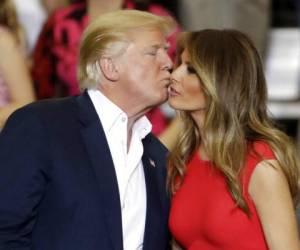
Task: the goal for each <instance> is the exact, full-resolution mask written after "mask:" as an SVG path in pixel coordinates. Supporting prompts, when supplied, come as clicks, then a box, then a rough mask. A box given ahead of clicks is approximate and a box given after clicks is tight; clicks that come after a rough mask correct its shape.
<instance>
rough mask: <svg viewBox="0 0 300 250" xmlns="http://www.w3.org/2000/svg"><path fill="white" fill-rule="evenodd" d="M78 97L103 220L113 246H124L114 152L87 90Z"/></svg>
mask: <svg viewBox="0 0 300 250" xmlns="http://www.w3.org/2000/svg"><path fill="white" fill-rule="evenodd" d="M77 101H78V105H79V119H80V121H81V123H82V124H83V126H82V129H81V134H82V138H83V141H84V143H85V147H86V149H87V152H88V155H89V158H90V161H91V165H92V167H93V169H94V172H95V176H96V179H97V182H98V184H99V195H100V198H101V200H102V204H101V206H102V207H104V213H105V214H104V220H105V221H106V224H107V228H108V231H109V235H110V238H111V242H112V244H113V247H114V249H115V250H120V249H123V239H122V217H121V207H120V198H119V197H120V196H119V189H118V182H117V177H116V173H115V168H114V165H113V160H112V157H111V153H110V150H109V147H108V143H107V140H106V137H105V133H104V130H103V128H102V126H101V123H100V121H99V117H98V115H97V113H96V110H95V109H94V106H93V103H92V101H91V100H90V98H89V96H88V94H87V92H85V93H84V94H83V95H81V96H79V97H77ZM99 223H101V222H99Z"/></svg>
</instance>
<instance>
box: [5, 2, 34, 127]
mask: <svg viewBox="0 0 300 250" xmlns="http://www.w3.org/2000/svg"><path fill="white" fill-rule="evenodd" d="M0 55H1V56H0V130H1V128H2V127H3V125H4V123H5V121H6V119H7V117H8V116H9V115H10V114H11V113H12V112H13V111H14V110H16V109H17V108H19V107H21V106H23V105H24V104H27V103H29V102H31V101H33V100H34V93H33V87H32V83H31V80H30V76H29V72H28V69H27V66H26V62H25V61H26V60H25V39H24V36H23V33H22V29H21V27H20V24H19V23H18V20H17V17H16V11H15V7H14V5H13V3H12V2H11V1H10V0H2V1H0Z"/></svg>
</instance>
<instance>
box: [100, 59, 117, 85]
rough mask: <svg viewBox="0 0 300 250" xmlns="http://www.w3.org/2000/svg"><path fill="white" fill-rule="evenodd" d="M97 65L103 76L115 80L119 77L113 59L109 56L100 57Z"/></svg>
mask: <svg viewBox="0 0 300 250" xmlns="http://www.w3.org/2000/svg"><path fill="white" fill-rule="evenodd" d="M99 65H100V68H101V71H102V74H103V76H104V77H105V78H106V79H108V80H110V81H112V82H115V81H117V80H118V79H119V72H118V69H117V67H116V64H115V62H114V60H113V59H112V58H111V57H105V56H104V57H101V58H100V60H99Z"/></svg>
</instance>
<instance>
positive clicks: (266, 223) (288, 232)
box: [249, 160, 300, 250]
mask: <svg viewBox="0 0 300 250" xmlns="http://www.w3.org/2000/svg"><path fill="white" fill-rule="evenodd" d="M270 163H271V164H272V166H271V165H270ZM249 194H250V196H251V197H252V199H253V201H254V204H255V206H256V209H257V212H258V215H259V218H260V221H261V224H262V227H263V231H264V234H265V238H266V241H267V244H268V247H269V249H270V250H282V249H289V250H299V249H300V245H299V237H298V229H297V221H296V215H295V210H294V207H293V202H292V197H291V194H290V190H289V186H288V182H287V180H286V178H285V176H284V174H283V172H282V170H281V167H280V166H279V165H278V162H277V161H276V160H268V161H263V162H261V163H259V164H258V166H257V167H256V168H255V170H254V172H253V175H252V177H251V180H250V184H249Z"/></svg>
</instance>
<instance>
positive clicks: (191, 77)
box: [168, 30, 300, 250]
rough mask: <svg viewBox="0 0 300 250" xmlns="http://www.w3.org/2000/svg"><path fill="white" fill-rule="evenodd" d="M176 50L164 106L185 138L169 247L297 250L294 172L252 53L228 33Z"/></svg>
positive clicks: (177, 162) (193, 37)
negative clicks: (173, 243)
mask: <svg viewBox="0 0 300 250" xmlns="http://www.w3.org/2000/svg"><path fill="white" fill-rule="evenodd" d="M178 50H179V55H180V59H179V62H178V64H179V66H178V68H177V69H176V70H175V71H174V72H173V73H172V81H171V85H170V89H169V96H170V97H169V104H170V105H171V107H173V108H174V109H176V110H179V111H180V114H181V117H182V119H183V122H184V125H185V129H182V134H181V136H180V137H179V143H178V145H177V146H176V148H175V149H174V150H173V151H172V152H171V153H170V158H169V170H168V183H169V187H170V190H171V191H172V194H173V197H172V206H171V212H170V219H169V225H170V230H171V232H172V234H173V236H174V239H175V240H176V241H177V242H178V244H179V245H181V246H182V247H184V248H185V249H189V250H198V249H199V250H200V249H201V250H217V249H218V250H219V249H223V250H246V249H249V250H250V249H251V250H256V249H257V250H263V249H271V250H276V249H278V250H282V249H289V250H294V249H295V250H296V249H298V250H299V249H300V247H299V239H298V232H297V224H296V217H295V210H294V206H296V203H297V199H298V195H299V189H298V188H299V187H298V181H299V162H298V160H297V157H296V151H295V148H294V147H293V146H292V144H291V142H290V140H289V138H288V137H287V136H286V135H285V134H284V133H282V132H281V131H279V130H277V129H276V128H275V127H274V126H273V124H272V122H271V121H270V120H269V118H268V116H267V106H266V103H267V90H266V82H265V78H264V74H263V69H262V64H261V61H260V58H259V55H258V52H257V50H256V49H255V47H254V46H253V44H252V42H251V41H250V40H249V39H248V37H247V36H245V35H244V34H242V33H241V32H238V31H234V30H203V31H199V32H190V33H184V34H183V36H182V39H181V41H180V44H179V49H178Z"/></svg>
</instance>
